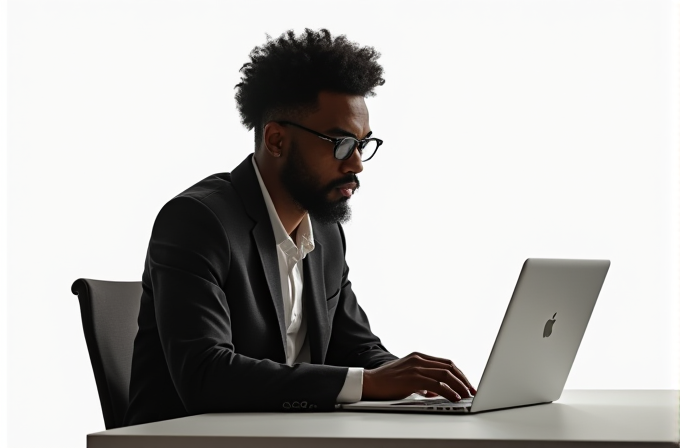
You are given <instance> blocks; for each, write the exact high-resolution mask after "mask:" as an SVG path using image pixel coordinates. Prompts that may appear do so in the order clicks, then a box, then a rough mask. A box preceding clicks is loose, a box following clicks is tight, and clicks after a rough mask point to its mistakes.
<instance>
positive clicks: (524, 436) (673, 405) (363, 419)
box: [87, 390, 679, 448]
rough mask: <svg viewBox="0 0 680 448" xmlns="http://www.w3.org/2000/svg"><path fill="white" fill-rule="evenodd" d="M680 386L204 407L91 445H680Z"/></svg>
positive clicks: (99, 437)
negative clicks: (220, 410)
mask: <svg viewBox="0 0 680 448" xmlns="http://www.w3.org/2000/svg"><path fill="white" fill-rule="evenodd" d="M678 398H679V397H678V391H669V390H647V391H645V390H623V391H615V390H609V391H602V390H583V391H580V390H578V391H577V390H571V391H564V393H563V394H562V397H561V398H560V400H558V401H556V402H554V403H551V404H545V405H539V406H530V407H526V408H517V409H508V410H502V411H494V412H487V413H482V414H472V415H452V414H447V415H435V414H396V413H367V412H344V411H338V412H330V413H233V414H204V415H196V416H192V417H185V418H181V419H176V420H167V421H163V422H156V423H148V424H145V425H138V426H130V427H127V428H119V429H113V430H110V431H104V432H100V433H96V434H90V435H88V436H87V446H88V448H116V447H126V448H137V447H145V448H156V447H163V448H176V447H192V448H193V447H195V448H212V447H218V446H219V447H225V446H228V447H248V448H256V447H267V448H271V447H272V446H275V447H284V448H287V447H291V448H292V447H295V448H301V447H315V448H316V447H318V446H323V447H340V446H351V447H352V448H363V447H381V448H382V447H385V448H387V447H389V448H401V447H407V446H408V447H411V446H413V447H437V448H439V447H464V448H472V447H475V448H482V447H513V448H519V447H530V448H531V447H539V446H540V447H560V448H567V447H579V448H585V447H587V448H594V447H614V446H625V447H627V448H637V447H664V448H666V447H668V448H670V447H676V448H677V447H678V446H679V445H678V441H679V435H678Z"/></svg>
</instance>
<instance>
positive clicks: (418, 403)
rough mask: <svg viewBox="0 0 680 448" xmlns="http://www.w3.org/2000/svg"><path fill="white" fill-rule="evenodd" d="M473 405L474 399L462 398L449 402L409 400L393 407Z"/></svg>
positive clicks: (440, 399)
mask: <svg viewBox="0 0 680 448" xmlns="http://www.w3.org/2000/svg"><path fill="white" fill-rule="evenodd" d="M471 403H472V398H462V399H461V400H460V401H449V400H447V399H446V398H436V399H429V400H418V399H416V400H409V401H403V402H401V403H393V404H392V406H423V405H424V406H442V405H444V406H456V407H468V406H470V404H471Z"/></svg>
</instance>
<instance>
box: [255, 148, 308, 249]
mask: <svg viewBox="0 0 680 448" xmlns="http://www.w3.org/2000/svg"><path fill="white" fill-rule="evenodd" d="M261 159H262V158H261V157H258V154H257V153H256V154H255V162H256V163H257V169H258V170H259V171H260V176H261V177H262V182H264V186H265V187H267V192H268V193H269V197H270V198H271V200H272V203H273V204H274V208H275V209H276V214H277V215H278V216H279V220H281V224H283V228H284V229H286V233H288V235H290V236H291V238H293V241H295V230H296V229H297V228H298V226H299V225H300V223H301V222H302V219H303V218H304V217H305V215H306V214H307V212H306V211H305V210H303V209H301V208H300V207H299V206H298V205H297V204H296V203H295V201H294V200H293V198H292V197H291V196H290V194H288V192H287V191H286V189H285V188H284V186H283V184H282V183H281V180H280V176H279V175H278V171H277V170H276V167H275V166H273V165H272V164H269V163H267V161H266V160H261Z"/></svg>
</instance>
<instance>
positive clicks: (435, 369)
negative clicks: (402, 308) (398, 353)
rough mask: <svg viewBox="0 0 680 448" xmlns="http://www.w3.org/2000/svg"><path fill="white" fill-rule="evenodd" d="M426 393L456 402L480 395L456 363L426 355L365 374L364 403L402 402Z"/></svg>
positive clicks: (385, 365)
mask: <svg viewBox="0 0 680 448" xmlns="http://www.w3.org/2000/svg"><path fill="white" fill-rule="evenodd" d="M423 391H427V392H425V394H424V395H425V396H426V397H434V396H436V395H440V396H442V397H443V398H446V399H448V400H450V401H453V402H457V401H460V400H461V398H468V397H472V396H473V395H474V394H476V393H477V391H476V390H475V388H474V387H472V385H471V384H470V382H469V381H468V379H467V378H466V377H465V375H464V374H463V372H461V371H460V369H459V368H458V367H456V365H455V364H454V363H453V362H451V361H450V360H448V359H443V358H436V357H434V356H429V355H425V354H422V353H411V354H410V355H408V356H405V357H404V358H401V359H397V360H396V361H391V362H389V363H387V364H383V365H382V366H380V367H378V368H377V369H372V370H364V385H363V390H362V396H361V399H362V400H399V399H402V398H404V397H407V396H408V395H410V394H412V393H414V392H423Z"/></svg>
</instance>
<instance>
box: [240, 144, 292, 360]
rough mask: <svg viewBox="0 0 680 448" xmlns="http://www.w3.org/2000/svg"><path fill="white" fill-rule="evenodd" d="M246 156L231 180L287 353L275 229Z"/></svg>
mask: <svg viewBox="0 0 680 448" xmlns="http://www.w3.org/2000/svg"><path fill="white" fill-rule="evenodd" d="M251 156H252V155H249V156H248V157H246V159H245V160H244V161H243V162H241V164H240V165H239V166H237V167H236V168H234V170H233V171H232V173H231V181H232V184H233V186H234V189H235V190H236V192H237V193H238V195H239V196H240V197H241V200H242V201H243V205H244V207H245V209H246V213H248V215H249V216H250V217H251V218H252V219H253V220H254V221H255V226H254V227H253V229H252V232H251V233H252V235H253V239H254V240H255V245H256V246H257V251H258V253H259V255H260V259H261V260H262V268H263V269H264V276H265V278H266V279H267V286H268V287H269V292H270V293H271V297H272V301H273V303H274V309H275V310H276V317H277V319H278V321H279V330H280V332H281V347H282V349H283V353H284V359H285V353H286V321H285V317H284V311H283V295H282V292H281V277H280V274H279V259H278V256H277V254H276V241H275V240H274V231H273V230H272V225H271V221H270V219H269V213H268V212H267V206H266V204H265V203H264V197H263V196H262V190H261V189H260V183H259V182H258V181H257V176H256V175H255V168H253V164H252V163H253V162H252V161H251Z"/></svg>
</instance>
